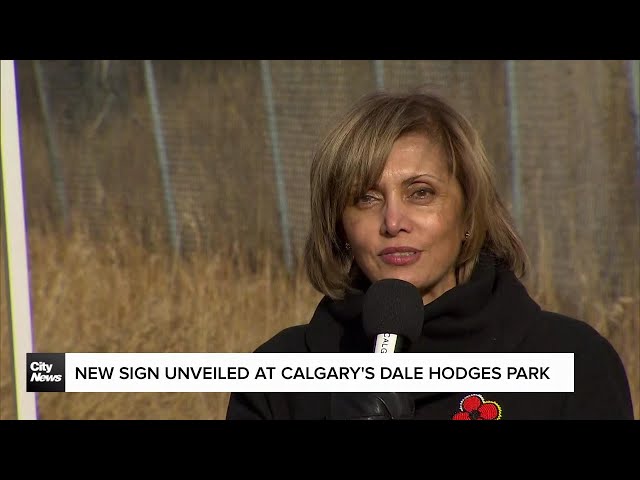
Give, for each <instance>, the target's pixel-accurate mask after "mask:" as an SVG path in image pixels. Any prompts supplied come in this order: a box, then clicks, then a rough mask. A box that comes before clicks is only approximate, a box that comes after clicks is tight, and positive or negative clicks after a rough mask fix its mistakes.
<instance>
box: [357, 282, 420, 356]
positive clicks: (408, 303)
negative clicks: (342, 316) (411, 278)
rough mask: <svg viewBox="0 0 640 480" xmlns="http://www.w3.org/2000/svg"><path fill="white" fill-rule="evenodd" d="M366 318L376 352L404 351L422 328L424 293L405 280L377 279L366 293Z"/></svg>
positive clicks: (365, 328)
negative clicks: (421, 293)
mask: <svg viewBox="0 0 640 480" xmlns="http://www.w3.org/2000/svg"><path fill="white" fill-rule="evenodd" d="M362 322H363V326H364V330H365V333H366V334H367V336H368V337H370V338H375V347H374V352H375V353H400V352H404V351H406V350H407V349H408V348H409V346H410V345H411V343H413V342H415V341H416V340H417V339H418V337H419V336H420V333H421V332H422V325H423V323H424V304H423V303H422V296H421V295H420V292H419V291H418V289H417V288H416V287H415V286H414V285H413V284H411V283H409V282H406V281H404V280H399V279H395V278H387V279H383V280H379V281H377V282H374V283H373V284H372V285H371V286H370V287H369V289H368V290H367V293H366V294H365V297H364V303H363V305H362Z"/></svg>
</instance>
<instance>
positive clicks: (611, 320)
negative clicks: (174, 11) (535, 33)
mask: <svg viewBox="0 0 640 480" xmlns="http://www.w3.org/2000/svg"><path fill="white" fill-rule="evenodd" d="M15 65H16V89H17V93H18V109H19V127H20V136H21V153H22V160H23V181H24V195H25V198H24V200H25V209H26V222H27V229H28V232H27V235H28V237H27V238H28V253H29V266H30V284H31V303H32V307H31V310H32V315H33V319H32V320H33V333H34V351H38V352H248V351H252V350H253V349H254V348H256V347H257V346H258V345H260V344H261V343H262V342H264V341H265V340H267V339H268V338H269V337H271V336H272V335H273V334H275V333H276V332H277V331H279V330H280V329H282V328H284V327H286V326H289V325H293V324H300V323H306V322H308V321H309V319H310V318H311V315H312V313H313V311H314V309H315V306H316V303H317V302H318V300H319V299H320V298H321V297H320V294H319V293H318V292H316V291H315V290H313V288H312V287H311V286H310V285H309V283H308V281H307V279H306V276H305V273H304V271H303V270H302V268H301V262H300V259H301V250H302V248H303V244H304V238H305V234H306V229H307V226H308V215H309V204H308V196H309V165H310V159H311V154H312V151H313V149H314V147H315V144H316V143H317V142H318V141H319V139H320V137H321V136H322V134H323V133H325V132H326V130H327V129H328V128H329V126H330V125H331V124H332V122H333V121H334V120H335V119H336V118H337V117H338V116H339V115H340V114H341V113H343V112H344V110H345V109H346V108H347V107H348V106H350V104H351V103H352V102H353V101H355V100H356V99H358V98H359V97H360V96H362V95H364V94H365V93H368V92H370V91H371V90H373V89H375V88H388V89H403V88H412V87H417V86H428V87H430V88H432V89H433V90H434V91H436V92H437V93H440V94H443V95H445V96H446V97H447V98H448V99H450V100H451V101H452V103H453V104H454V105H456V106H457V107H458V108H460V109H461V110H462V111H463V112H464V113H465V114H466V115H467V116H468V117H469V119H470V120H471V121H472V122H473V123H474V124H475V125H476V127H477V129H478V130H479V132H480V135H481V136H482V138H483V140H484V142H485V147H486V150H487V153H488V155H489V157H490V158H491V159H492V160H493V161H494V163H495V166H496V173H497V179H498V187H499V190H500V193H501V194H502V196H503V198H504V200H505V203H506V204H507V205H508V206H509V208H510V210H511V212H512V215H513V217H514V219H515V221H516V224H517V228H518V229H519V231H520V233H521V234H522V236H523V239H524V241H525V244H526V246H527V248H528V251H529V254H530V256H531V260H532V267H533V269H532V271H531V272H530V273H529V275H528V276H527V277H526V278H525V279H524V281H525V284H526V285H527V287H528V288H529V291H530V293H531V295H532V296H533V297H534V298H535V299H536V300H538V301H539V302H540V303H541V304H542V306H543V307H544V308H547V309H550V310H555V311H558V312H561V313H564V314H567V315H570V316H573V317H577V318H580V319H582V320H585V321H587V322H588V323H590V324H591V325H592V326H593V327H594V328H596V329H597V330H598V331H599V332H601V333H602V334H603V335H604V336H606V337H607V338H608V339H609V340H610V341H611V343H612V344H613V346H614V347H615V348H616V349H617V351H618V352H619V353H620V355H621V357H622V359H623V362H624V364H625V368H626V371H627V375H628V377H629V380H630V383H631V386H632V390H633V392H632V393H633V397H634V407H635V415H636V418H638V419H640V183H639V182H640V153H639V151H640V150H639V141H640V130H639V128H640V127H639V126H638V103H639V87H638V85H639V80H638V75H639V74H638V61H637V60H634V61H631V60H628V61H625V60H602V61H600V60H587V61H564V60H548V61H547V60H545V61H533V60H527V61H501V60H490V61H481V60H473V61H468V60H451V61H445V60H438V61H408V60H393V61H389V60H384V61H383V60H359V61H346V60H303V61H292V60H281V61H266V60H262V61H260V60H238V61H232V60H224V61H211V60H209V61H196V60H173V61H167V60H154V61H144V60H137V61H135V60H122V61H121V60H69V61H66V60H56V61H52V60H47V61H37V60H21V61H16V64H15ZM0 187H1V185H0ZM2 221H3V222H4V218H3V219H2ZM0 231H1V235H2V237H0V241H1V242H2V244H3V245H2V248H3V249H4V248H5V245H4V243H5V238H4V234H5V232H4V224H3V225H2V229H0ZM1 260H2V268H1V269H0V270H1V273H0V275H2V277H1V281H2V285H3V286H2V295H1V297H0V298H1V301H0V315H1V321H0V333H1V337H0V341H1V343H0V398H1V399H2V401H1V403H0V418H1V419H13V418H16V407H15V386H14V383H13V372H12V358H11V355H12V353H11V338H10V335H9V318H8V304H7V288H6V281H7V278H6V265H5V264H6V260H5V256H4V250H3V255H2V258H1ZM227 399H228V394H226V393H64V394H60V393H39V394H38V398H37V401H38V411H39V417H40V418H43V419H222V418H224V415H225V411H226V402H227Z"/></svg>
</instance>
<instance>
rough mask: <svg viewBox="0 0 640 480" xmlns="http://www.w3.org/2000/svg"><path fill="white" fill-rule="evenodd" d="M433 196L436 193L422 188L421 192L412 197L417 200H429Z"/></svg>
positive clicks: (416, 192) (417, 191) (414, 193)
mask: <svg viewBox="0 0 640 480" xmlns="http://www.w3.org/2000/svg"><path fill="white" fill-rule="evenodd" d="M433 194H434V192H433V190H431V189H430V188H420V189H419V190H416V191H415V192H413V193H412V194H411V196H412V197H413V198H417V199H425V198H429V197H430V196H431V195H433Z"/></svg>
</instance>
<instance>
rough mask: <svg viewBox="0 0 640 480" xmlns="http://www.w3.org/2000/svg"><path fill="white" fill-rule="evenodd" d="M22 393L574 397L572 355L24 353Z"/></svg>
mask: <svg viewBox="0 0 640 480" xmlns="http://www.w3.org/2000/svg"><path fill="white" fill-rule="evenodd" d="M26 355H27V358H26V368H27V372H26V373H27V375H26V380H27V385H26V388H27V391H28V392H234V391H238V392H373V391H375V392H456V391H472V390H473V391H476V390H482V391H485V392H573V389H574V375H573V372H574V370H573V367H574V364H573V362H574V358H573V353H526V354H524V353H402V354H396V355H379V354H375V353H304V354H297V353H27V354H26Z"/></svg>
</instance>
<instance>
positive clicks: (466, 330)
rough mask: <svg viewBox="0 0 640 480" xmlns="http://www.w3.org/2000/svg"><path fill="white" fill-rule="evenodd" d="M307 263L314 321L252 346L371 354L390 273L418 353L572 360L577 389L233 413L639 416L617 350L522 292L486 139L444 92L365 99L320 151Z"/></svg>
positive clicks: (521, 261)
mask: <svg viewBox="0 0 640 480" xmlns="http://www.w3.org/2000/svg"><path fill="white" fill-rule="evenodd" d="M305 266H306V268H307V272H308V275H309V279H310V281H311V283H312V284H313V286H314V287H315V288H316V289H318V290H319V291H320V292H322V293H323V294H324V297H323V299H322V300H321V301H320V303H319V305H318V306H317V309H316V311H315V313H314V315H313V317H312V318H311V321H310V322H309V323H308V324H305V325H298V326H293V327H290V328H287V329H285V330H283V331H281V332H280V333H278V334H277V335H275V336H274V337H273V338H271V339H270V340H268V341H267V342H266V343H264V344H263V345H261V346H260V347H259V348H258V349H257V350H256V351H257V352H371V351H372V342H371V339H370V338H368V336H367V335H365V334H364V330H363V327H362V318H361V317H362V316H361V312H362V303H363V298H364V295H365V293H366V291H367V289H368V288H369V286H370V285H371V284H372V283H373V282H377V281H378V280H381V279H385V278H395V279H400V280H404V281H406V282H410V283H411V284H413V285H414V286H415V287H416V288H417V289H418V290H419V292H420V295H421V296H422V300H423V304H424V324H423V326H422V331H421V335H420V337H419V338H418V339H417V340H416V341H414V342H413V343H412V344H411V346H410V349H409V351H410V352H425V353H429V352H433V353H440V352H442V353H444V352H514V353H518V352H540V353H547V352H574V362H575V363H574V364H575V372H574V390H575V391H574V392H572V393H520V392H519V393H488V394H484V393H483V392H460V393H434V392H420V393H415V394H394V393H387V394H330V393H233V394H232V395H231V397H230V400H229V406H228V412H227V418H228V419H333V418H415V419H633V408H632V402H631V394H630V388H629V385H628V381H627V377H626V373H625V370H624V367H623V364H622V362H621V360H620V358H619V356H618V354H617V352H616V351H615V350H614V349H613V348H612V346H611V344H610V343H609V342H608V341H607V340H606V339H605V338H604V337H603V336H601V335H600V334H599V333H597V332H596V330H594V329H593V328H592V327H590V326H589V325H588V324H586V323H585V322H582V321H579V320H576V319H572V318H568V317H566V316H563V315H560V314H557V313H552V312H546V311H543V310H542V309H541V308H540V306H539V305H538V304H536V302H535V301H534V300H532V299H531V297H530V296H529V295H528V294H527V291H526V289H525V287H524V285H523V284H522V283H521V281H520V278H522V277H523V275H524V274H525V272H526V270H527V257H526V254H525V251H524V248H523V244H522V242H521V240H520V238H519V237H518V234H517V233H516V231H515V230H514V227H513V225H512V224H511V221H510V219H509V214H508V212H507V210H506V208H505V206H504V205H503V203H502V201H501V199H500V198H499V196H498V193H497V191H496V187H495V183H494V177H493V173H492V166H491V164H490V162H489V160H488V159H487V156H486V154H485V152H484V148H483V145H482V142H481V140H480V138H479V137H478V134H477V132H476V131H475V129H474V127H473V126H472V125H471V124H470V123H469V121H468V120H467V119H465V118H464V116H462V115H461V114H460V113H459V112H457V111H456V110H455V109H454V108H452V106H450V105H449V104H448V103H446V102H445V101H443V100H442V99H441V98H438V97H437V96H434V95H431V94H427V93H420V92H413V93H408V94H391V93H386V92H376V93H373V94H370V95H368V96H366V97H364V98H362V99H361V100H360V101H359V102H358V103H357V104H356V105H355V106H354V107H353V108H352V109H351V110H350V111H349V112H348V113H347V114H346V116H345V117H344V118H343V119H342V120H341V121H340V122H339V123H338V124H337V125H336V127H335V128H334V129H333V130H332V131H331V132H330V133H329V134H328V135H327V137H326V138H325V139H324V141H323V142H322V143H321V144H320V146H319V148H318V150H317V152H316V153H315V155H314V158H313V162H312V165H311V226H310V233H309V237H308V240H307V245H306V249H305Z"/></svg>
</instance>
